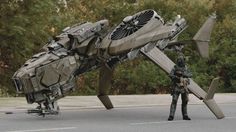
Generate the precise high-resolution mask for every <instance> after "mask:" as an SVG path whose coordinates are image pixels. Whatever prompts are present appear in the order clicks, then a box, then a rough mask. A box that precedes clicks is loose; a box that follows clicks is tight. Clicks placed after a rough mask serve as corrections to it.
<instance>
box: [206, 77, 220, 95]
mask: <svg viewBox="0 0 236 132" xmlns="http://www.w3.org/2000/svg"><path fill="white" fill-rule="evenodd" d="M219 79H220V78H214V79H213V80H212V82H211V85H210V87H209V89H208V92H207V95H206V97H205V99H206V100H208V99H213V98H214V95H215V92H216V88H217V87H218V86H219Z"/></svg>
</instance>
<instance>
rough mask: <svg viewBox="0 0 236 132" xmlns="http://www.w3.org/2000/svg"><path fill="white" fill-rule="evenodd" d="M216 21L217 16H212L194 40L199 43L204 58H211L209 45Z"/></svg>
mask: <svg viewBox="0 0 236 132" xmlns="http://www.w3.org/2000/svg"><path fill="white" fill-rule="evenodd" d="M215 21H216V15H215V14H214V15H212V16H210V17H209V18H208V19H207V20H206V22H205V23H204V24H203V25H202V27H201V28H200V29H199V30H198V32H197V33H196V35H195V36H194V37H193V40H195V42H196V43H197V47H198V51H199V53H200V55H201V56H202V57H205V58H207V57H209V51H208V49H209V45H208V43H209V42H210V38H211V32H212V29H213V26H214V24H215Z"/></svg>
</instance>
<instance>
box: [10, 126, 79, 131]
mask: <svg viewBox="0 0 236 132" xmlns="http://www.w3.org/2000/svg"><path fill="white" fill-rule="evenodd" d="M76 128H77V127H61V128H45V129H33V130H16V131H6V132H45V131H59V130H71V129H76Z"/></svg>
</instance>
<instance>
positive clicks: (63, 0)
mask: <svg viewBox="0 0 236 132" xmlns="http://www.w3.org/2000/svg"><path fill="white" fill-rule="evenodd" d="M144 9H154V10H156V11H157V12H158V13H159V14H160V15H161V16H162V17H163V18H164V20H166V21H167V20H170V19H173V18H174V17H175V16H176V15H177V14H181V15H182V16H183V17H184V18H186V19H187V21H188V24H189V28H188V29H187V31H185V32H184V33H183V34H182V35H181V36H180V38H179V39H191V38H192V37H193V36H194V34H195V33H196V32H197V30H198V29H199V27H200V26H201V24H202V23H203V22H204V21H205V20H206V18H207V17H208V16H209V15H210V14H211V13H212V12H216V14H217V16H218V19H217V24H216V26H215V28H214V32H213V34H212V40H211V46H210V58H209V59H202V58H200V57H199V55H198V53H197V52H196V50H195V47H194V46H187V47H185V51H184V52H185V54H186V56H187V57H188V62H187V63H188V64H189V67H190V69H191V70H192V72H193V75H194V77H193V78H194V79H195V80H196V82H198V83H199V84H200V86H202V87H203V88H207V86H208V85H209V83H210V81H211V79H212V78H214V77H216V76H221V77H222V83H221V87H220V91H221V92H236V14H235V13H236V1H235V0H201V1H199V0H181V1H180V0H119V1H117V0H1V1H0V42H1V43H0V78H1V79H0V88H1V89H0V95H6V94H11V95H14V88H13V85H12V83H11V76H12V75H13V73H14V72H15V71H16V70H17V69H18V68H19V67H20V66H21V65H22V64H23V63H24V61H26V60H27V58H29V57H30V56H32V55H33V54H35V53H37V52H39V50H40V48H41V47H42V46H43V45H44V44H45V43H46V42H47V41H48V40H49V39H50V36H53V35H56V34H58V33H60V31H61V30H62V29H63V28H64V27H67V26H69V25H72V24H75V23H78V22H83V21H97V20H100V19H104V18H106V19H108V20H109V21H110V23H111V27H114V26H115V25H116V24H118V23H119V22H120V21H121V20H122V19H123V18H124V17H125V16H127V15H132V14H133V13H135V12H138V11H141V10H144ZM168 55H169V56H170V58H171V59H173V60H175V56H176V54H175V53H168ZM97 82H98V71H93V72H90V73H87V74H84V75H82V76H80V77H79V78H78V90H77V92H75V93H74V94H86V95H87V94H96V88H97ZM112 84H113V85H112V88H111V94H146V93H166V92H167V91H168V87H169V85H170V79H169V78H168V76H167V75H166V74H165V73H164V72H163V71H162V70H161V69H160V68H158V67H157V66H155V65H154V64H152V62H150V61H148V60H146V59H145V58H139V59H136V60H134V61H131V62H126V63H123V64H121V65H118V66H117V68H116V72H115V75H114V79H113V82H112Z"/></svg>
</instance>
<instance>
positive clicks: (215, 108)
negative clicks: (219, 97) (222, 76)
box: [203, 99, 225, 119]
mask: <svg viewBox="0 0 236 132" xmlns="http://www.w3.org/2000/svg"><path fill="white" fill-rule="evenodd" d="M203 102H204V103H205V104H206V105H207V107H208V108H209V109H210V110H211V112H212V113H213V114H214V115H215V116H216V118H217V119H222V118H224V117H225V116H224V113H223V112H222V111H221V109H220V107H219V106H218V105H217V104H216V101H215V100H214V99H210V100H203Z"/></svg>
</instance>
